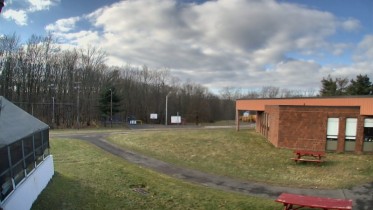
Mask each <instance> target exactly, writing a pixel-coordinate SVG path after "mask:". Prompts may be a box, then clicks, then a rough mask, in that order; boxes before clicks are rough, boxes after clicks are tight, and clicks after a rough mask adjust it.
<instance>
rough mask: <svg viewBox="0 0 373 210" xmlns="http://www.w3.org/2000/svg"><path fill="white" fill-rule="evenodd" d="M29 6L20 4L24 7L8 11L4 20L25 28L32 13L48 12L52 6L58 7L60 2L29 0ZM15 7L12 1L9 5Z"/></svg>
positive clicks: (53, 0)
mask: <svg viewBox="0 0 373 210" xmlns="http://www.w3.org/2000/svg"><path fill="white" fill-rule="evenodd" d="M26 2H27V3H28V4H27V5H24V4H19V5H22V6H20V8H17V9H6V10H5V11H4V15H3V16H4V18H5V19H7V20H9V21H15V23H16V24H17V25H20V26H25V25H27V24H28V22H27V21H28V15H29V14H30V13H35V12H39V11H42V10H48V9H49V8H50V7H51V6H55V5H57V4H58V3H59V2H60V0H27V1H26ZM10 5H13V2H12V1H10V2H9V5H8V6H10Z"/></svg>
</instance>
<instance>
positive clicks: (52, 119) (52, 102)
mask: <svg viewBox="0 0 373 210" xmlns="http://www.w3.org/2000/svg"><path fill="white" fill-rule="evenodd" d="M52 103H53V105H52V124H53V126H54V96H53V97H52Z"/></svg>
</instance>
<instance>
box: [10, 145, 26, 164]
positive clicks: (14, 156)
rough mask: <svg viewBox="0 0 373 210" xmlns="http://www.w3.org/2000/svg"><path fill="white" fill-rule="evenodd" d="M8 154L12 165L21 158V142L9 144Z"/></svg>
mask: <svg viewBox="0 0 373 210" xmlns="http://www.w3.org/2000/svg"><path fill="white" fill-rule="evenodd" d="M10 156H11V162H12V165H14V164H16V163H18V162H19V161H21V160H22V157H23V155H22V142H21V141H18V142H15V143H13V144H11V145H10Z"/></svg>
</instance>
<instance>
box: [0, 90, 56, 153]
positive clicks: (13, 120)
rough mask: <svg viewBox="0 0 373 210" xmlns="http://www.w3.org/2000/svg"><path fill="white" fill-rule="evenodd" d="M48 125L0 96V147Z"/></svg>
mask: <svg viewBox="0 0 373 210" xmlns="http://www.w3.org/2000/svg"><path fill="white" fill-rule="evenodd" d="M48 128H49V126H48V125H47V124H45V123H43V122H42V121H40V120H38V119H36V118H35V117H33V116H32V115H30V114H29V113H27V112H25V111H24V110H22V109H21V108H19V107H18V106H16V105H14V104H13V103H11V102H10V101H8V100H7V99H5V98H4V97H3V96H0V148H1V147H4V146H6V145H9V144H11V143H13V142H15V141H18V140H20V139H22V138H23V137H26V136H29V135H31V134H33V133H34V132H35V131H38V130H44V129H48Z"/></svg>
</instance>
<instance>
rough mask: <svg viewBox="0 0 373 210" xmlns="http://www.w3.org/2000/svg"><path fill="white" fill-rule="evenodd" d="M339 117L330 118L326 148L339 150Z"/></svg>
mask: <svg viewBox="0 0 373 210" xmlns="http://www.w3.org/2000/svg"><path fill="white" fill-rule="evenodd" d="M338 132H339V119H338V118H328V122H327V129H326V140H327V141H326V150H332V151H334V150H337V142H338Z"/></svg>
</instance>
